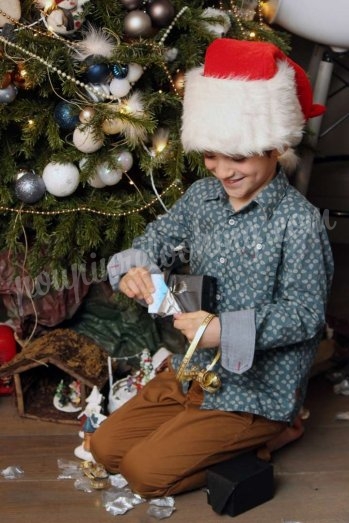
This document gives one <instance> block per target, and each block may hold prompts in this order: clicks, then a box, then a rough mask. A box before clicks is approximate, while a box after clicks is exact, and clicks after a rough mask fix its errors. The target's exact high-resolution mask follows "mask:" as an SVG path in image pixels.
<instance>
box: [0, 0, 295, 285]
mask: <svg viewBox="0 0 349 523" xmlns="http://www.w3.org/2000/svg"><path fill="white" fill-rule="evenodd" d="M262 7H263V6H262V2H261V1H259V2H257V1H253V0H252V1H251V0H250V1H243V0H241V1H234V0H231V1H229V0H228V1H223V0H222V1H219V2H212V1H211V2H203V1H198V0H190V2H184V1H182V0H98V1H97V0H96V1H92V0H90V1H89V0H76V1H73V0H71V1H65V0H23V1H21V2H20V1H19V0H12V1H11V2H1V3H0V26H1V33H0V53H1V62H0V132H1V145H0V147H1V160H2V162H1V179H0V180H1V181H0V183H1V193H0V194H1V196H0V197H1V201H0V211H1V225H0V227H1V234H0V238H1V240H0V241H1V246H0V248H1V251H2V252H3V253H6V257H7V260H9V261H10V263H12V264H13V266H16V267H21V269H23V267H25V271H26V273H28V274H31V275H32V276H33V277H35V276H37V275H38V274H40V272H41V271H48V272H49V273H51V274H55V278H54V280H55V281H56V282H57V283H59V282H60V281H61V280H62V279H63V275H64V274H65V275H67V274H68V277H69V271H70V269H71V267H72V266H74V267H81V268H82V270H86V271H88V270H89V268H91V266H92V265H93V264H94V268H95V270H96V263H97V268H98V270H97V272H98V276H101V274H100V273H103V271H104V270H105V265H106V263H99V262H100V261H101V260H106V261H107V260H108V258H109V257H110V256H111V255H112V254H113V253H115V252H117V251H119V250H121V249H123V248H125V247H127V246H129V245H130V243H131V241H132V239H133V238H134V237H135V236H136V235H138V234H140V233H141V232H142V230H143V228H144V227H145V225H146V223H147V222H148V221H150V220H153V219H154V218H155V217H156V216H157V215H158V214H159V213H163V212H165V211H166V209H168V208H169V207H170V206H171V205H172V203H173V202H174V201H175V200H176V199H177V198H178V197H179V196H180V194H181V193H182V192H183V191H184V190H185V188H186V187H187V186H188V184H190V183H192V181H193V180H194V179H196V178H197V177H199V176H204V175H205V174H206V173H205V171H204V167H203V164H202V163H201V157H200V156H199V155H195V154H191V155H184V154H183V152H182V149H181V143H180V116H181V103H182V91H183V81H184V73H185V71H186V70H187V69H189V68H191V67H193V66H196V65H199V64H200V63H202V61H203V56H204V52H205V49H206V47H207V45H208V43H209V42H211V41H212V40H213V39H214V38H219V37H221V36H223V35H224V36H227V37H234V38H239V39H257V40H267V41H271V42H274V43H276V44H277V45H279V46H280V47H282V48H283V50H285V51H287V50H288V49H287V47H288V43H287V41H286V39H285V35H284V34H279V33H278V32H275V31H272V30H271V29H270V27H268V26H267V25H265V23H264V22H263V18H262Z"/></svg>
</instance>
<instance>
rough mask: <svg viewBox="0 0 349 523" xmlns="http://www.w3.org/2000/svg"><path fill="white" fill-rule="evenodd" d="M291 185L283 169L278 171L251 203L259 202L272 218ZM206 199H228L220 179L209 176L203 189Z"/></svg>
mask: <svg viewBox="0 0 349 523" xmlns="http://www.w3.org/2000/svg"><path fill="white" fill-rule="evenodd" d="M288 186H289V181H288V178H287V176H286V175H285V173H284V172H283V170H282V169H280V170H279V171H278V173H277V174H276V176H275V178H273V179H272V181H271V182H270V183H268V185H267V186H266V187H265V188H264V189H263V190H262V191H261V192H260V193H258V195H257V196H256V198H254V200H252V202H250V203H249V204H248V205H247V207H249V205H251V204H252V203H253V202H255V203H257V204H258V205H259V207H261V209H262V210H263V211H264V212H265V214H266V215H267V217H268V218H270V217H271V216H272V214H273V212H274V210H275V208H276V207H277V206H278V204H279V202H280V200H281V199H282V198H283V196H284V194H285V192H286V190H287V188H288ZM203 199H204V201H207V202H208V201H211V200H219V199H220V200H222V201H227V193H226V192H225V190H224V189H223V186H222V184H221V182H220V181H219V180H217V179H216V178H207V184H206V185H205V188H204V191H203ZM245 209H246V207H245Z"/></svg>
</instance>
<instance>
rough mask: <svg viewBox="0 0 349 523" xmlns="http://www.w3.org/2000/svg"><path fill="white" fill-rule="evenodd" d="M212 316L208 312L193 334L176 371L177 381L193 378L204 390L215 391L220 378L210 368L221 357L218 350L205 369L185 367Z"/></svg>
mask: <svg viewBox="0 0 349 523" xmlns="http://www.w3.org/2000/svg"><path fill="white" fill-rule="evenodd" d="M214 317H215V315H214V314H208V315H207V316H206V317H205V318H204V320H203V322H202V323H201V325H200V327H199V328H198V330H197V331H196V333H195V336H194V338H193V340H192V342H191V343H190V345H189V347H188V350H187V352H186V353H185V355H184V358H183V360H182V363H181V365H180V367H179V369H178V372H177V379H178V380H179V381H181V382H183V381H191V380H195V381H197V382H198V383H199V385H200V387H201V388H202V389H204V390H206V391H207V392H216V391H217V390H218V389H219V388H220V386H221V380H220V378H219V376H218V375H217V374H216V373H215V372H213V370H212V369H213V367H214V366H215V364H216V363H217V362H218V360H219V358H220V357H221V353H220V350H218V351H217V353H216V355H215V357H214V358H213V360H212V362H211V363H210V365H209V366H208V367H207V368H206V369H199V368H197V367H193V368H191V369H187V367H188V365H189V363H190V360H191V358H192V357H193V354H194V352H195V350H196V348H197V346H198V344H199V341H200V339H201V338H202V336H203V334H204V332H205V330H206V327H207V326H208V324H209V323H210V321H211V320H213V318H214Z"/></svg>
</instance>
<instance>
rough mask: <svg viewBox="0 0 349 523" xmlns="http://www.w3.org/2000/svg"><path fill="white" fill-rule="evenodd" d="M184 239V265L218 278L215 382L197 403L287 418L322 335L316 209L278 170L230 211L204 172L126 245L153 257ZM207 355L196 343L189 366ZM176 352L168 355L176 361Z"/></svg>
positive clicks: (323, 260) (324, 266)
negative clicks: (218, 380) (216, 387)
mask: <svg viewBox="0 0 349 523" xmlns="http://www.w3.org/2000/svg"><path fill="white" fill-rule="evenodd" d="M183 242H185V243H186V244H188V245H189V247H190V269H191V272H192V273H193V274H208V275H212V276H215V277H216V278H217V289H218V290H217V303H218V305H217V314H218V315H219V318H220V322H221V350H222V358H221V361H220V363H219V364H217V365H216V367H215V370H217V372H218V373H219V375H220V378H221V381H222V387H221V388H220V389H219V390H218V392H216V393H208V392H205V397H204V402H203V405H202V408H206V409H222V410H225V411H243V412H250V413H254V414H259V415H262V416H265V417H267V418H269V419H273V420H282V421H292V420H293V418H294V417H295V415H296V414H297V412H298V411H299V409H300V407H301V405H302V403H303V401H304V397H305V392H306V386H307V380H308V374H309V370H310V367H311V365H312V361H313V358H314V355H315V352H316V348H317V346H318V344H319V341H320V339H321V336H322V334H323V329H324V325H325V309H326V301H327V297H328V293H329V289H330V284H331V279H332V272H333V260H332V253H331V248H330V245H329V241H328V238H327V233H326V229H325V227H324V224H323V221H322V219H321V216H320V213H319V211H318V210H317V209H316V208H315V207H314V206H313V205H311V204H310V202H309V201H307V200H306V198H304V197H303V196H302V195H301V194H300V193H299V192H298V191H297V190H296V189H295V188H294V187H292V186H291V185H290V184H289V182H288V179H287V177H286V176H285V174H284V173H283V172H282V171H280V172H279V173H278V174H277V175H276V176H275V178H274V179H273V180H272V181H271V183H270V184H269V185H268V186H266V187H265V188H264V189H263V190H262V191H261V192H260V193H259V194H258V195H257V197H256V198H255V199H254V200H253V201H252V202H250V203H249V204H248V205H247V206H245V207H244V208H243V209H241V210H239V211H238V212H235V211H234V210H233V208H232V206H231V204H230V202H229V199H228V197H227V195H226V193H225V191H224V189H223V187H222V185H221V183H220V182H219V181H218V180H216V179H215V178H212V177H210V178H205V179H202V180H199V181H197V182H195V183H193V184H192V185H191V187H190V188H189V189H188V191H187V192H186V193H185V194H184V196H183V197H182V198H180V199H179V200H178V201H177V202H176V203H175V205H174V206H173V207H172V208H171V210H170V211H169V212H168V213H167V214H165V215H163V216H160V217H159V218H157V219H156V220H155V221H154V222H153V223H151V224H149V225H148V226H147V228H146V231H145V233H144V235H142V236H141V237H139V238H136V239H135V241H134V243H133V247H134V248H136V249H140V250H141V251H143V253H147V255H148V256H149V258H150V261H151V262H152V263H153V264H154V263H155V264H157V265H159V264H163V263H164V261H165V260H166V259H168V256H169V255H170V253H172V252H173V249H174V248H175V247H177V246H178V244H181V243H183ZM214 354H215V350H214V349H200V350H197V351H196V352H195V354H194V357H193V359H192V361H191V363H190V365H191V364H193V365H194V364H195V365H198V366H199V367H200V368H205V366H206V365H208V364H209V363H210V362H211V360H212V357H213V355H214ZM182 357H183V356H182V355H179V354H177V355H174V357H173V362H174V365H175V367H178V365H179V364H180V360H181V358H182ZM237 362H238V365H237ZM241 362H242V368H241V366H240V363H241Z"/></svg>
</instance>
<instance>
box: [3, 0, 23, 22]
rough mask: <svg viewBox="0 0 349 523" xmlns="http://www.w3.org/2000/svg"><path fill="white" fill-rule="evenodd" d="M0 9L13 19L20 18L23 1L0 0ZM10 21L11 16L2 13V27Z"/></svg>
mask: <svg viewBox="0 0 349 523" xmlns="http://www.w3.org/2000/svg"><path fill="white" fill-rule="evenodd" d="M0 9H1V11H3V12H4V13H6V14H7V15H9V17H11V18H13V20H17V21H18V20H19V19H20V18H21V2H20V0H11V2H9V0H0ZM9 22H10V18H7V16H4V15H2V14H0V27H4V25H5V24H8V23H9Z"/></svg>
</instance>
